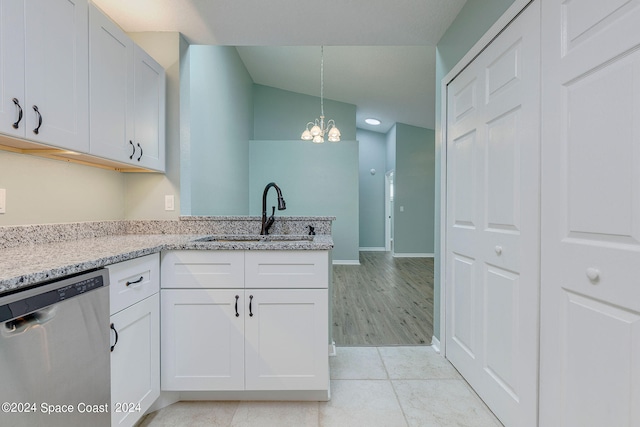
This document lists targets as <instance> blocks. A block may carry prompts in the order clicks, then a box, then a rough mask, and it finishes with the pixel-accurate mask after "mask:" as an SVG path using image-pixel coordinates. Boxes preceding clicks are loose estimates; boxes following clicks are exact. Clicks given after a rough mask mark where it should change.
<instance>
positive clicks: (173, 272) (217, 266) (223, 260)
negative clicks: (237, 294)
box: [162, 251, 244, 288]
mask: <svg viewBox="0 0 640 427" xmlns="http://www.w3.org/2000/svg"><path fill="white" fill-rule="evenodd" d="M162 287H163V288H243V287H244V252H243V251H170V252H163V253H162Z"/></svg>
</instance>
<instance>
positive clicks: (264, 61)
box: [93, 0, 466, 132]
mask: <svg viewBox="0 0 640 427" xmlns="http://www.w3.org/2000/svg"><path fill="white" fill-rule="evenodd" d="M93 1H94V3H96V4H97V5H98V7H100V8H101V9H102V10H103V11H105V13H107V14H108V15H109V16H110V17H111V18H112V19H113V20H114V21H116V22H117V23H118V24H119V25H120V26H121V27H122V28H123V29H124V30H125V31H127V32H142V31H178V32H180V33H182V34H183V35H184V37H185V38H186V39H187V40H188V41H189V42H190V43H191V44H217V45H229V46H238V47H239V48H238V52H239V53H240V56H241V58H242V60H243V62H244V63H245V66H246V67H247V70H248V71H249V73H250V74H251V77H252V78H253V80H254V82H255V83H258V84H263V85H267V86H273V87H277V88H280V89H284V90H290V91H293V92H299V93H304V94H308V95H315V96H319V95H320V48H319V46H320V45H325V61H324V65H325V67H324V70H325V73H324V81H325V85H324V95H325V98H329V99H334V100H336V101H341V102H347V103H351V104H355V105H356V106H357V113H356V123H357V126H358V127H360V128H363V129H371V130H376V131H381V132H386V131H387V130H388V129H389V128H390V127H391V126H392V125H393V123H395V122H401V123H406V124H410V125H414V126H421V127H426V128H434V127H435V126H434V125H435V123H434V120H435V46H436V44H437V42H438V40H439V39H440V37H441V36H442V34H443V33H444V32H445V31H446V29H447V28H448V27H449V25H450V24H451V22H452V21H453V19H454V18H455V17H456V15H457V14H458V12H459V11H460V9H461V8H462V6H463V5H464V3H465V2H466V0H393V1H390V0H324V1H310V0H270V1H249V0H93ZM315 15H318V17H317V18H316V17H315ZM319 110H320V106H318V115H319ZM325 115H326V116H327V118H331V112H330V111H325ZM366 117H376V118H379V119H381V120H382V122H383V124H382V126H378V127H372V126H370V125H367V124H365V123H364V119H365V118H366ZM313 118H314V117H310V118H309V120H312V119H313ZM338 125H339V124H338Z"/></svg>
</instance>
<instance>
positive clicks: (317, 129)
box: [311, 125, 322, 142]
mask: <svg viewBox="0 0 640 427" xmlns="http://www.w3.org/2000/svg"><path fill="white" fill-rule="evenodd" d="M321 133H322V130H321V129H320V126H318V125H313V127H312V128H311V135H313V136H314V137H316V136H318V135H320V134H321ZM314 142H315V141H314Z"/></svg>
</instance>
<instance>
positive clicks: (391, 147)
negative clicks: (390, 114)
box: [385, 124, 396, 172]
mask: <svg viewBox="0 0 640 427" xmlns="http://www.w3.org/2000/svg"><path fill="white" fill-rule="evenodd" d="M386 136H387V170H386V171H385V172H389V171H392V170H394V169H395V168H396V125H395V124H394V125H393V126H392V127H391V129H389V132H387V135H386Z"/></svg>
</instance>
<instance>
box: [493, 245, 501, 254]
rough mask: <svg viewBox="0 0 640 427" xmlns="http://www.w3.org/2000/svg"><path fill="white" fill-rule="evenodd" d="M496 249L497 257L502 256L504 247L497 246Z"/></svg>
mask: <svg viewBox="0 0 640 427" xmlns="http://www.w3.org/2000/svg"><path fill="white" fill-rule="evenodd" d="M494 249H495V251H496V254H497V255H501V254H502V246H496V247H495V248H494Z"/></svg>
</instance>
